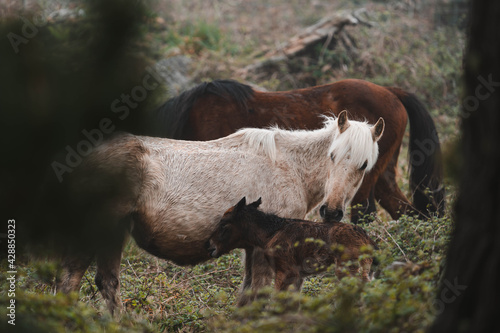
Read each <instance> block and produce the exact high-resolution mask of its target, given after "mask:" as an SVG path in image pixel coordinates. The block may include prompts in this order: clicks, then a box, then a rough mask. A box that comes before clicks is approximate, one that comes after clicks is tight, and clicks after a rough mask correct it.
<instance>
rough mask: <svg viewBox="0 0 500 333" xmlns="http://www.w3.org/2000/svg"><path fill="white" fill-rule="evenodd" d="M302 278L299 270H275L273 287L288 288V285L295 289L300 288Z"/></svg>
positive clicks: (282, 289)
mask: <svg viewBox="0 0 500 333" xmlns="http://www.w3.org/2000/svg"><path fill="white" fill-rule="evenodd" d="M303 282H304V279H302V278H301V277H300V274H299V272H296V271H294V270H291V271H282V270H279V271H277V272H276V280H275V281H274V288H275V289H276V290H278V291H284V290H288V288H289V287H290V286H293V287H294V289H295V290H296V291H300V289H302V283H303Z"/></svg>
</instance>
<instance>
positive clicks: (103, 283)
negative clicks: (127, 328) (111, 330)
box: [95, 229, 127, 315]
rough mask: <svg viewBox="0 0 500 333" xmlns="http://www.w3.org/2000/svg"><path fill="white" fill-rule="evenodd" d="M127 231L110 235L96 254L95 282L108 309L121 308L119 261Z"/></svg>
mask: <svg viewBox="0 0 500 333" xmlns="http://www.w3.org/2000/svg"><path fill="white" fill-rule="evenodd" d="M126 235H127V231H126V230H125V229H123V230H120V231H118V232H117V233H116V234H114V235H113V236H112V237H110V239H109V242H108V244H106V245H105V246H103V247H102V248H100V249H99V252H98V254H97V272H96V276H95V284H96V286H97V288H99V291H100V292H101V294H102V296H103V298H104V300H105V301H106V304H107V306H108V309H109V311H110V312H111V314H112V315H114V312H115V309H118V311H120V310H121V307H122V303H121V297H120V262H121V258H122V250H123V245H124V243H125V239H126Z"/></svg>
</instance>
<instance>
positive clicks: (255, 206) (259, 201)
mask: <svg viewBox="0 0 500 333" xmlns="http://www.w3.org/2000/svg"><path fill="white" fill-rule="evenodd" d="M261 203H262V197H260V198H259V199H257V200H256V201H254V202H252V203H251V204H250V205H249V206H252V207H254V208H259V206H260V204H261Z"/></svg>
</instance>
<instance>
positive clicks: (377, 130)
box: [371, 118, 385, 142]
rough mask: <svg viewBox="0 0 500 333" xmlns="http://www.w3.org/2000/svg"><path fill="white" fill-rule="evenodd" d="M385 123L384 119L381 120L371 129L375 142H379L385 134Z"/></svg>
mask: <svg viewBox="0 0 500 333" xmlns="http://www.w3.org/2000/svg"><path fill="white" fill-rule="evenodd" d="M384 128H385V122H384V119H383V118H379V119H378V121H377V123H376V124H375V125H373V127H372V128H371V131H372V137H373V141H375V142H377V141H378V140H380V138H381V137H382V134H384Z"/></svg>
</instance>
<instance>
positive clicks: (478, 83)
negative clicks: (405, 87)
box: [430, 0, 500, 332]
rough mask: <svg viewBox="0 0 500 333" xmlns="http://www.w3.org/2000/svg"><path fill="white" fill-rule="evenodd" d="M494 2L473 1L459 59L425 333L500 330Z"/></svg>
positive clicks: (499, 106)
mask: <svg viewBox="0 0 500 333" xmlns="http://www.w3.org/2000/svg"><path fill="white" fill-rule="evenodd" d="M499 17H500V1H498V0H490V1H483V0H475V1H472V3H471V7H470V17H469V20H470V21H469V22H470V31H469V40H468V45H467V49H466V54H465V62H464V66H465V93H464V96H463V98H462V100H461V101H460V102H461V103H462V111H463V114H462V116H463V121H462V138H461V143H460V150H461V155H462V159H463V167H462V173H461V178H460V184H459V195H458V198H457V201H456V204H455V207H454V209H455V231H454V235H453V239H452V241H451V244H450V248H449V253H448V256H447V258H446V270H445V274H444V277H443V281H442V284H441V286H440V290H439V292H438V294H437V298H436V300H435V303H434V305H435V307H436V310H437V311H438V317H437V319H436V321H435V322H434V325H433V326H432V328H431V329H430V331H431V332H500V320H499V314H500V310H499V307H500V172H499V171H500V40H499V39H498V33H499V32H500V20H499Z"/></svg>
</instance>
